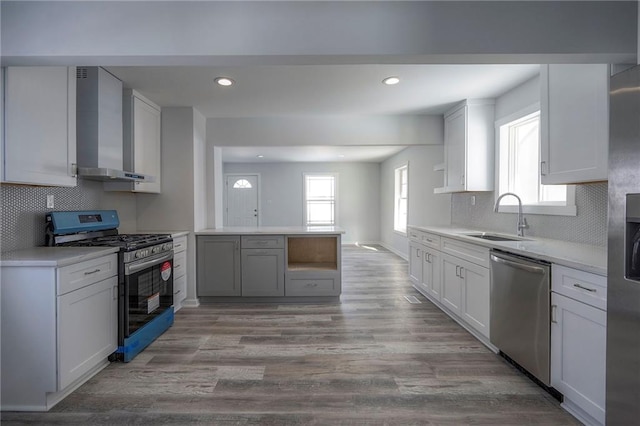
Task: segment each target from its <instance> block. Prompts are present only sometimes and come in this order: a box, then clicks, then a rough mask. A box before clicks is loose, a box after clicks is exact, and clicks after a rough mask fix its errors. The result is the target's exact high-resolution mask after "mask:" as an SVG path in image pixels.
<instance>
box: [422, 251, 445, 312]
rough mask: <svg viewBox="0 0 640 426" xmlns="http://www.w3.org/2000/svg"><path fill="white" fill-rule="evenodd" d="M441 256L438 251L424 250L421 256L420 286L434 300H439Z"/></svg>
mask: <svg viewBox="0 0 640 426" xmlns="http://www.w3.org/2000/svg"><path fill="white" fill-rule="evenodd" d="M441 256H442V254H441V253H440V252H439V251H438V250H433V249H429V248H424V250H423V255H422V282H421V283H420V286H421V287H422V288H423V289H424V291H426V292H427V293H428V294H430V295H431V297H432V298H433V299H435V300H440V288H441V281H440V266H441V263H442V258H441Z"/></svg>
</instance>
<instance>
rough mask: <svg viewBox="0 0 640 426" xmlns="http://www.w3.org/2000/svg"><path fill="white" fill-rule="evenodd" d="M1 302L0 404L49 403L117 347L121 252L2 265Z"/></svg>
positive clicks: (33, 406) (40, 406)
mask: <svg viewBox="0 0 640 426" xmlns="http://www.w3.org/2000/svg"><path fill="white" fill-rule="evenodd" d="M51 250H53V249H51ZM1 303H2V306H1V316H2V321H1V326H2V332H1V336H2V345H1V346H2V349H1V350H2V375H1V383H2V389H1V393H0V399H1V401H2V410H15V411H46V410H49V409H50V408H51V407H53V406H54V405H55V404H56V403H58V402H59V401H60V400H62V399H63V398H64V397H65V396H67V395H68V394H69V393H70V392H72V391H73V390H74V389H75V388H77V387H78V386H80V385H81V384H82V383H84V382H85V381H86V380H88V379H89V378H90V377H91V376H92V375H94V374H95V373H97V372H98V371H100V370H101V369H102V368H104V367H105V366H106V365H108V363H109V362H108V357H109V355H111V354H112V353H113V352H115V350H116V349H117V344H118V329H117V324H118V320H117V315H118V277H117V255H116V254H109V255H107V256H101V257H97V258H94V259H91V260H85V261H82V262H77V263H73V264H70V265H67V266H62V267H56V266H28V263H27V262H25V263H24V264H23V265H20V266H5V265H3V266H2V287H1Z"/></svg>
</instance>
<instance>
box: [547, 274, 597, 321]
mask: <svg viewBox="0 0 640 426" xmlns="http://www.w3.org/2000/svg"><path fill="white" fill-rule="evenodd" d="M551 290H552V291H555V292H556V293H559V294H563V295H565V296H567V297H570V298H572V299H574V300H577V301H579V302H583V303H586V304H588V305H591V306H593V307H596V308H599V309H602V310H605V311H606V310H607V277H603V276H602V275H596V274H592V273H589V272H584V271H580V270H578V269H573V268H568V267H566V266H560V265H556V264H553V265H552V266H551Z"/></svg>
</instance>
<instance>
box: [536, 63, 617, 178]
mask: <svg viewBox="0 0 640 426" xmlns="http://www.w3.org/2000/svg"><path fill="white" fill-rule="evenodd" d="M609 77H610V67H609V65H606V64H553V65H541V66H540V88H541V94H540V100H541V102H540V125H541V130H540V155H541V158H540V175H541V176H540V177H541V181H542V183H543V184H545V185H549V184H571V183H581V182H594V181H605V180H607V171H608V167H607V162H608V152H609Z"/></svg>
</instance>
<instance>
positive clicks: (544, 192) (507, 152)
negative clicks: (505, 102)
mask: <svg viewBox="0 0 640 426" xmlns="http://www.w3.org/2000/svg"><path fill="white" fill-rule="evenodd" d="M496 133H497V137H498V179H497V180H498V185H497V187H498V190H497V192H496V198H497V197H498V196H499V195H500V194H504V193H505V192H513V193H515V194H517V195H518V196H519V197H520V199H521V200H522V204H523V211H524V212H526V213H538V214H554V215H575V214H576V207H575V188H574V187H573V186H567V185H542V184H541V183H540V170H539V166H540V107H539V105H537V104H536V105H533V106H530V107H529V108H526V109H525V110H522V111H520V112H518V113H516V114H513V115H511V116H509V117H507V118H505V119H503V120H499V121H498V122H496ZM517 205H518V204H517V200H516V199H515V197H505V198H503V199H502V201H501V202H500V211H501V212H515V211H517V210H516V209H517Z"/></svg>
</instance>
